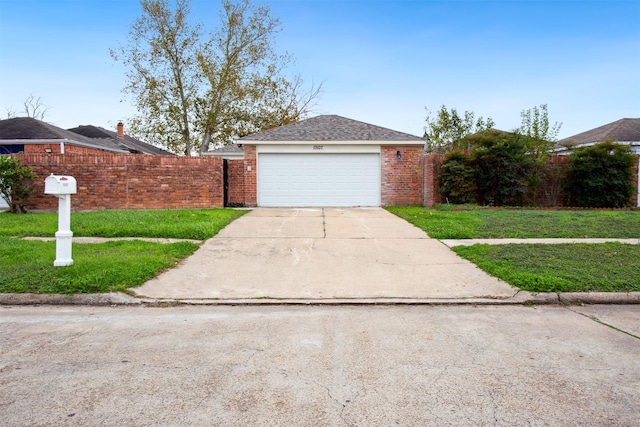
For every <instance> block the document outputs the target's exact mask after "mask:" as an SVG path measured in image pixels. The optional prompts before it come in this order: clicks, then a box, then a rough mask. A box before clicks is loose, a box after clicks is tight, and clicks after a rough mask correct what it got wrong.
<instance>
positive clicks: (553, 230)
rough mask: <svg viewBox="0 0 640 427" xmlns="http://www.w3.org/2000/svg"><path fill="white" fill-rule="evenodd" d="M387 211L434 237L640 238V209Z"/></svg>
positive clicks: (410, 208)
mask: <svg viewBox="0 0 640 427" xmlns="http://www.w3.org/2000/svg"><path fill="white" fill-rule="evenodd" d="M387 210H388V211H389V212H391V213H393V214H395V215H397V216H399V217H401V218H403V219H405V220H406V221H408V222H410V223H412V224H414V225H416V226H417V227H419V228H421V229H423V230H424V231H425V232H426V233H427V234H428V235H429V236H430V237H432V238H435V239H473V238H478V239H480V238H545V237H550V238H553V237H556V238H560V237H565V238H583V237H592V238H596V237H601V238H605V237H610V238H640V211H637V210H635V211H633V210H615V211H606V210H597V211H587V210H585V211H571V210H557V211H553V210H535V209H487V208H479V207H467V206H465V207H462V208H460V207H459V208H457V209H452V208H451V207H447V206H438V207H437V208H436V209H427V208H422V207H414V206H399V207H398V206H393V207H388V208H387Z"/></svg>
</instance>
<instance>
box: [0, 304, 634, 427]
mask: <svg viewBox="0 0 640 427" xmlns="http://www.w3.org/2000/svg"><path fill="white" fill-rule="evenodd" d="M639 336H640V305H635V306H584V307H579V306H570V307H564V306H557V305H553V306H531V307H524V306H500V307H498V306H469V305H466V306H456V305H453V306H425V305H414V306H324V307H321V306H263V307H257V306H206V305H203V306H170V307H100V306H1V307H0V413H1V414H2V415H1V417H0V418H1V419H2V421H0V423H1V424H2V425H7V426H25V425H47V426H49V425H69V426H75V425H78V426H80V425H82V426H92V425H102V426H134V425H135V426H141V425H161V426H212V425H215V426H249V425H251V426H253V425H273V426H294V425H295V426H369V425H380V426H389V425H403V426H411V425H474V426H482V425H503V426H519V425H554V426H558V425H559V426H562V425H567V426H570V425H595V426H599V425H602V426H605V425H606V426H615V425H618V426H634V425H639V424H640V338H638V337H639Z"/></svg>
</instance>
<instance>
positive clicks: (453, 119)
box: [425, 105, 495, 153]
mask: <svg viewBox="0 0 640 427" xmlns="http://www.w3.org/2000/svg"><path fill="white" fill-rule="evenodd" d="M426 123H427V124H426V126H425V137H427V138H428V140H427V150H428V151H429V152H431V151H437V152H442V153H448V152H450V151H453V150H456V149H460V150H467V151H468V150H470V148H471V147H469V146H466V145H465V144H461V142H460V141H461V140H462V139H463V138H464V137H465V136H468V135H471V134H474V133H477V132H481V131H484V130H488V129H490V128H492V127H493V126H494V124H495V123H494V122H493V119H491V117H489V118H487V119H486V120H485V119H484V118H483V117H478V118H477V119H476V118H475V113H473V112H471V111H465V112H464V116H460V115H459V114H458V111H457V110H456V109H455V108H452V109H451V110H448V109H447V107H446V106H444V105H442V106H441V107H440V110H438V112H437V113H436V115H435V117H433V116H432V112H430V111H429V110H428V109H427V118H426Z"/></svg>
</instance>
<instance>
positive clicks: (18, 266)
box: [0, 209, 247, 294]
mask: <svg viewBox="0 0 640 427" xmlns="http://www.w3.org/2000/svg"><path fill="white" fill-rule="evenodd" d="M246 212H247V211H239V210H233V209H202V210H165V211H156V210H154V211H99V212H73V213H72V214H71V231H73V234H74V237H79V236H90V237H159V238H176V239H196V240H205V239H208V238H210V237H212V236H214V235H215V234H217V233H218V232H219V231H220V230H221V229H222V228H224V227H225V226H227V225H228V224H229V223H230V222H232V221H233V220H234V219H236V218H238V217H240V216H241V215H244V214H245V213H246ZM57 228H58V215H57V213H33V214H26V215H15V214H10V213H0V293H20V292H33V293H62V294H68V293H100V292H113V291H124V290H126V289H127V288H132V287H136V286H140V285H142V284H143V283H144V282H146V281H147V280H149V279H151V278H153V277H156V276H157V275H158V274H159V273H160V272H161V271H162V270H165V269H168V268H172V267H174V266H175V265H176V263H178V262H179V261H180V260H182V259H184V258H186V257H187V256H189V255H191V254H192V253H193V252H194V251H195V250H196V249H197V248H198V245H197V244H194V243H189V242H178V243H173V244H162V243H150V242H144V241H140V240H133V241H112V242H107V243H100V244H76V243H74V244H73V249H72V251H73V253H72V258H73V261H74V264H73V265H71V266H68V267H54V266H53V261H54V260H55V258H56V243H55V242H53V241H51V242H42V241H32V240H30V241H26V240H21V239H17V238H15V237H26V236H47V237H53V236H54V235H55V232H56V230H57Z"/></svg>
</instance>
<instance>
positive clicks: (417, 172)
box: [16, 145, 640, 210]
mask: <svg viewBox="0 0 640 427" xmlns="http://www.w3.org/2000/svg"><path fill="white" fill-rule="evenodd" d="M398 151H400V155H398ZM16 156H18V157H20V158H21V159H22V161H23V163H24V164H25V165H28V166H31V167H32V168H33V170H34V172H35V173H36V175H37V176H38V178H37V179H35V180H34V187H35V188H34V191H33V195H32V197H31V198H30V199H29V201H28V204H27V209H29V210H55V209H57V205H58V202H57V199H56V198H55V197H54V196H51V195H45V194H44V179H45V178H46V177H47V176H48V175H50V174H51V173H53V174H56V175H71V176H73V177H75V178H76V180H77V181H78V193H77V194H76V195H74V196H72V202H71V204H72V208H73V209H74V210H101V209H182V208H191V209H197V208H219V207H223V206H224V203H225V200H224V176H223V159H222V158H219V157H179V156H155V155H154V156H151V155H141V154H115V153H108V152H98V151H94V152H93V153H69V152H67V153H66V154H55V153H51V154H46V153H42V152H41V151H39V152H32V153H25V154H19V155H16ZM639 159H640V157H639ZM442 160H443V156H442V155H438V154H429V155H427V156H424V155H423V153H422V147H415V146H389V147H382V154H381V163H382V165H381V166H382V167H381V169H382V171H381V172H382V175H381V178H382V180H381V181H382V182H381V199H382V204H383V205H385V206H387V205H424V206H434V205H435V204H437V203H444V202H446V200H444V198H443V197H442V195H441V194H440V189H439V186H440V185H439V177H440V166H441V163H442ZM566 160H567V158H566V156H554V157H552V158H551V159H550V164H549V168H548V170H549V171H550V173H549V177H550V178H549V179H547V180H545V181H543V182H542V183H541V184H540V185H539V186H538V187H537V188H536V192H535V193H534V192H532V193H531V194H530V195H529V203H530V204H533V205H542V206H571V202H570V200H569V197H568V195H567V194H565V192H564V189H563V188H562V184H563V181H564V179H563V178H564V176H565V174H566V165H567V162H566ZM256 166H257V165H256V149H255V146H249V145H247V146H245V158H244V159H242V160H228V161H227V204H228V205H229V206H256V204H257V173H256ZM634 181H635V182H634V184H635V187H636V188H637V187H638V164H636V166H635V173H634ZM632 199H633V200H632V201H633V206H637V201H638V194H637V191H636V192H635V194H634V195H633V197H632Z"/></svg>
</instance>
